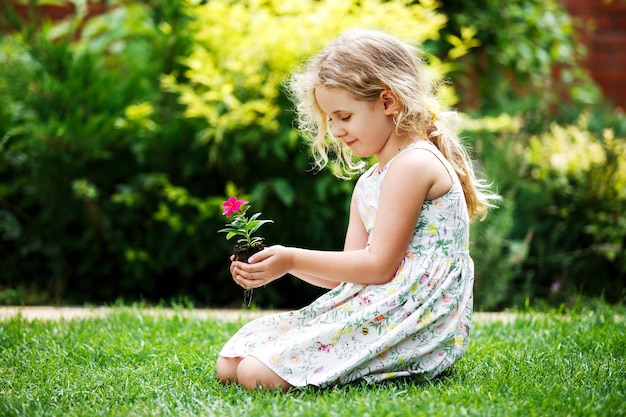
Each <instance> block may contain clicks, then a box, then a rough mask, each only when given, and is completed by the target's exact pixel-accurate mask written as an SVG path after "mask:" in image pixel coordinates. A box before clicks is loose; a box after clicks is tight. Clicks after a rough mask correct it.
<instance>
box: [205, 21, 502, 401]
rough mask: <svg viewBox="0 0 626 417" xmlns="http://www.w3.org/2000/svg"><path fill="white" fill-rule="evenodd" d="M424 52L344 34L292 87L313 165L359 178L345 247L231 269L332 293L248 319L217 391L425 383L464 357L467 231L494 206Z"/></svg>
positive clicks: (468, 305)
mask: <svg viewBox="0 0 626 417" xmlns="http://www.w3.org/2000/svg"><path fill="white" fill-rule="evenodd" d="M427 74H428V71H427V68H426V67H425V65H424V62H423V60H422V59H421V58H420V56H419V53H418V51H417V50H416V49H415V48H414V47H412V46H410V45H408V44H406V43H404V42H401V41H400V40H398V39H397V38H395V37H393V36H390V35H388V34H386V33H384V32H380V31H372V30H357V31H350V32H347V33H345V34H343V35H342V36H340V37H339V38H338V39H337V40H335V41H334V42H333V43H331V44H330V45H329V46H328V47H327V48H325V49H324V50H323V51H321V52H320V53H319V54H317V55H316V56H315V57H314V58H313V59H312V60H311V61H310V62H309V63H308V65H307V66H306V67H304V68H303V69H302V71H300V72H297V73H295V74H294V75H293V77H292V79H291V83H290V90H291V92H292V95H293V97H294V100H295V102H296V109H297V114H298V123H299V127H300V129H301V131H302V132H303V133H304V134H305V136H306V137H307V138H308V139H309V140H310V142H311V150H312V155H313V159H314V161H315V163H316V165H317V166H318V167H320V168H322V167H324V166H325V165H327V164H328V163H329V162H332V163H333V164H336V165H335V168H336V169H339V170H340V174H341V175H344V174H350V173H354V172H356V171H360V170H362V169H363V168H364V165H365V161H364V159H360V160H358V159H356V158H355V157H359V158H370V157H375V158H376V160H377V163H376V164H374V165H373V166H371V167H369V169H367V170H366V171H365V172H364V173H363V174H361V176H360V178H359V180H358V181H357V184H356V186H355V190H354V193H353V196H352V200H351V208H350V216H349V220H348V228H347V232H346V238H345V242H344V249H343V251H336V252H333V251H316V250H309V249H301V248H294V247H284V246H280V245H276V246H271V247H268V248H266V249H265V250H263V251H261V252H260V253H258V254H256V255H254V256H252V257H251V258H250V259H249V263H247V264H246V263H242V262H232V264H231V268H230V270H231V274H232V276H233V279H234V281H235V282H236V283H237V284H238V285H240V286H242V287H244V288H257V287H260V286H263V285H266V284H268V283H269V282H271V281H273V280H275V279H277V278H280V277H282V276H284V275H285V274H288V273H289V274H291V275H293V276H295V277H297V278H299V279H302V280H304V281H306V282H308V283H311V284H313V285H317V286H320V287H323V288H328V289H329V291H328V292H327V293H326V294H324V295H323V296H321V297H320V298H318V299H317V300H315V301H313V302H312V303H311V304H310V305H308V306H306V307H304V308H302V309H300V310H296V311H292V312H288V313H281V314H275V315H271V316H267V317H264V318H260V319H257V320H254V321H252V322H250V323H248V324H247V325H245V326H244V327H242V328H241V329H240V330H239V331H238V332H237V333H236V334H235V335H234V336H233V337H232V338H231V339H230V340H229V341H228V342H227V343H226V345H225V346H224V347H223V349H222V350H221V352H220V355H219V358H218V361H217V366H216V367H217V376H218V378H219V380H220V381H222V382H224V383H227V382H235V383H239V384H241V385H242V386H244V387H245V388H248V389H255V388H257V387H264V388H279V389H282V390H287V389H290V388H292V387H304V386H307V385H314V386H320V387H325V386H330V385H333V384H345V383H349V382H352V381H355V380H358V379H365V380H367V381H370V382H375V381H380V380H384V379H390V378H396V377H400V376H415V377H418V378H432V377H435V376H437V375H438V374H440V373H441V372H442V371H443V370H444V369H446V368H448V367H449V366H450V365H452V364H453V363H455V362H456V361H457V360H458V359H460V358H461V356H462V355H463V354H464V352H465V351H466V349H467V345H468V341H469V332H470V326H471V314H472V295H473V292H472V291H473V280H474V269H473V262H472V259H471V258H470V255H469V225H470V221H471V220H472V219H474V218H475V217H479V218H482V217H484V216H485V214H486V212H487V209H488V208H489V207H490V206H492V201H494V200H497V199H498V197H497V196H496V195H495V194H492V193H491V192H490V191H489V190H488V187H487V184H486V183H485V182H484V181H482V180H479V179H477V177H476V175H475V173H474V170H473V167H472V163H471V160H470V158H469V156H468V153H467V151H466V149H465V148H464V146H463V145H462V143H461V142H460V141H459V138H458V137H457V136H456V134H455V133H454V132H453V131H452V130H451V128H450V127H449V125H448V123H447V121H446V119H447V118H448V117H449V115H450V114H452V113H450V112H444V111H439V110H438V107H439V103H438V100H437V96H436V91H437V90H436V85H434V84H433V83H432V82H431V81H430V79H429V77H428V75H427Z"/></svg>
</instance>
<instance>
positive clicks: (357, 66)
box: [287, 30, 500, 219]
mask: <svg viewBox="0 0 626 417" xmlns="http://www.w3.org/2000/svg"><path fill="white" fill-rule="evenodd" d="M318 86H323V87H326V88H341V89H345V90H346V91H348V92H350V93H351V94H352V95H353V96H354V97H355V98H356V99H357V100H364V101H375V100H377V99H378V98H379V96H380V94H381V93H382V92H383V91H385V90H391V91H393V92H394V93H395V95H396V96H397V98H398V101H399V103H400V110H399V111H398V112H396V113H395V114H394V122H395V125H396V129H397V130H398V131H404V132H415V133H417V134H419V135H423V136H425V137H427V138H428V140H430V141H431V142H432V143H433V144H435V146H437V148H438V149H439V151H440V152H441V153H442V154H443V155H444V157H445V158H446V159H447V160H448V161H449V162H450V164H451V165H452V167H453V168H454V170H455V172H456V173H457V175H458V177H459V179H460V181H461V185H462V187H463V192H464V194H465V201H466V203H467V207H468V211H469V215H470V218H471V219H474V218H475V217H479V218H481V219H482V218H484V217H485V215H486V214H487V210H488V208H489V207H493V206H494V205H493V204H492V203H491V201H494V200H499V199H500V197H499V196H498V195H497V194H494V193H492V192H490V191H489V188H490V185H489V184H487V183H486V182H485V181H484V180H482V179H479V178H477V177H476V175H475V173H474V169H473V165H472V162H471V159H470V157H469V153H468V150H467V149H466V147H465V146H464V145H463V144H462V143H461V141H460V139H459V137H458V136H457V134H456V133H455V132H454V131H453V129H452V128H451V126H450V119H451V118H455V117H456V113H455V112H453V111H444V110H438V108H439V107H440V103H439V102H438V100H437V96H436V94H437V87H438V84H437V83H436V82H434V81H433V79H432V78H431V77H430V76H429V74H428V71H427V67H426V65H425V63H424V59H423V57H422V54H421V52H420V51H419V50H418V49H417V48H415V47H413V46H411V45H409V44H407V43H404V42H402V41H400V40H399V39H397V38H395V37H393V36H391V35H389V34H387V33H384V32H381V31H376V30H352V31H348V32H345V33H344V34H342V35H341V36H340V37H339V38H337V39H336V40H335V41H334V42H332V43H331V44H329V45H328V46H327V47H326V48H325V49H324V50H322V51H321V52H319V53H318V54H317V55H315V56H314V57H313V58H312V59H311V60H310V61H309V62H308V63H307V64H306V65H305V66H303V67H302V68H301V69H300V70H299V71H296V72H294V74H293V75H292V77H291V79H290V80H289V84H288V86H287V87H288V90H289V92H290V93H291V96H292V99H293V100H294V102H295V105H296V122H297V127H298V129H299V130H300V131H301V133H302V134H303V135H304V137H305V138H306V139H307V140H308V141H309V142H310V147H311V154H312V156H313V160H314V164H315V166H316V167H317V168H318V169H322V168H323V167H325V166H326V165H327V164H328V163H329V161H330V160H331V159H332V160H334V162H336V163H337V165H338V167H339V173H338V176H340V177H346V176H349V175H351V174H355V173H358V172H362V171H363V169H364V167H365V165H366V164H365V162H364V161H362V160H357V159H355V158H354V156H353V155H352V152H351V151H350V149H349V147H347V146H346V145H345V144H344V143H343V142H342V141H340V140H336V139H335V138H333V137H332V134H331V131H330V125H329V122H328V118H327V116H326V115H325V114H324V112H323V111H322V110H321V108H320V107H319V104H318V103H317V100H316V99H315V88H316V87H318Z"/></svg>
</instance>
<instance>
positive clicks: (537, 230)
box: [517, 115, 626, 302]
mask: <svg viewBox="0 0 626 417" xmlns="http://www.w3.org/2000/svg"><path fill="white" fill-rule="evenodd" d="M588 119H589V117H588V115H583V116H581V118H580V119H579V121H578V122H577V123H576V124H572V125H565V126H562V125H558V124H553V125H552V126H551V128H550V130H549V131H548V132H545V133H543V134H541V135H535V136H532V137H531V138H530V141H529V144H528V148H527V149H525V151H524V153H523V156H524V166H523V170H522V174H523V175H525V181H524V183H523V186H522V187H520V195H519V199H518V201H519V203H518V204H519V212H520V215H521V213H523V215H524V217H525V218H523V219H520V220H521V221H519V222H518V224H517V228H518V231H517V232H518V233H523V232H524V230H521V229H526V232H525V233H530V234H531V235H532V242H531V245H530V252H529V257H528V261H527V263H526V268H527V270H529V271H532V273H533V274H534V277H533V280H532V281H533V287H534V288H533V292H534V295H536V296H538V297H541V298H555V299H557V300H564V299H567V298H571V297H572V296H573V295H576V294H578V293H584V294H586V295H589V296H598V295H602V296H604V297H605V298H606V299H607V300H609V301H611V302H616V301H619V300H621V299H622V297H623V296H624V294H625V293H624V284H625V282H624V277H625V276H626V216H624V213H626V140H625V138H624V137H616V136H615V133H616V132H615V131H614V130H613V129H611V128H606V129H604V130H603V131H601V132H594V131H592V130H589V123H588Z"/></svg>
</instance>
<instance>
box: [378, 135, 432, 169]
mask: <svg viewBox="0 0 626 417" xmlns="http://www.w3.org/2000/svg"><path fill="white" fill-rule="evenodd" d="M393 139H395V140H393ZM423 141H427V139H426V136H425V135H408V134H405V135H399V136H395V137H393V138H390V140H389V141H388V142H387V146H385V149H384V150H383V152H381V153H379V154H378V155H376V159H377V160H378V169H382V168H383V167H384V166H386V165H387V164H388V163H389V161H391V160H392V159H393V158H394V157H395V156H396V155H398V154H399V153H400V152H402V151H403V150H404V149H406V148H407V147H409V146H410V145H411V144H413V143H415V142H423Z"/></svg>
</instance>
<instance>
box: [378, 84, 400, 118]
mask: <svg viewBox="0 0 626 417" xmlns="http://www.w3.org/2000/svg"><path fill="white" fill-rule="evenodd" d="M380 101H381V103H382V104H383V111H384V112H385V114H393V113H394V112H396V111H397V110H399V107H400V102H399V101H398V97H397V96H396V94H395V93H394V92H393V91H391V90H384V91H383V92H382V93H380Z"/></svg>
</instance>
